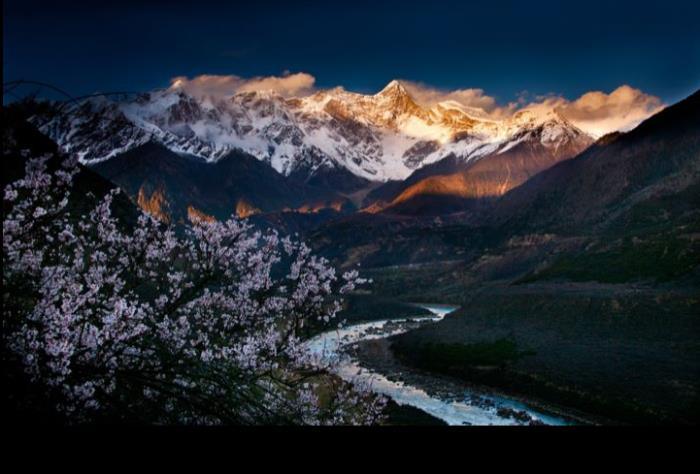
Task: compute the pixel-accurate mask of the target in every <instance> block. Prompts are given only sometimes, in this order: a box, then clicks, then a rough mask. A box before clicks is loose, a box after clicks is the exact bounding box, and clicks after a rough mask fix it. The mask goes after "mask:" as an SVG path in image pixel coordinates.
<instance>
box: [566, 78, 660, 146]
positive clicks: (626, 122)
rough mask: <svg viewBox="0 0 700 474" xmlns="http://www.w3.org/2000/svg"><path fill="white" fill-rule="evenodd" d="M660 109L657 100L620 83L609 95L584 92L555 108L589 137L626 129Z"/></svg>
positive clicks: (598, 92) (597, 92)
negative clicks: (571, 100)
mask: <svg viewBox="0 0 700 474" xmlns="http://www.w3.org/2000/svg"><path fill="white" fill-rule="evenodd" d="M663 108H664V105H663V103H662V102H661V99H659V98H658V97H655V96H653V95H649V94H646V93H644V92H642V91H641V90H639V89H635V88H633V87H630V86H628V85H622V86H620V87H618V88H617V89H615V90H614V91H612V92H611V93H609V94H606V93H605V92H600V91H594V92H587V93H586V94H583V95H582V96H581V97H579V98H578V99H576V100H574V101H573V102H565V103H564V104H562V105H561V106H559V108H558V109H557V110H558V111H559V112H560V113H561V114H562V115H563V116H564V117H566V118H567V119H568V120H569V121H570V122H572V123H573V124H574V125H576V126H577V127H579V128H580V129H582V130H583V131H585V132H587V133H590V134H591V135H593V136H602V135H605V134H606V133H610V132H613V131H617V130H620V131H626V130H630V129H632V128H634V127H636V126H637V125H639V123H640V122H642V121H643V120H645V119H647V118H648V117H650V116H651V115H654V114H655V113H657V112H659V111H660V110H661V109H663Z"/></svg>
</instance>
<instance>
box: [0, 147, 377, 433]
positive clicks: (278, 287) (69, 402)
mask: <svg viewBox="0 0 700 474" xmlns="http://www.w3.org/2000/svg"><path fill="white" fill-rule="evenodd" d="M79 172H80V168H79V165H78V164H77V162H76V161H75V160H74V159H71V158H65V157H63V156H58V155H56V156H51V155H45V156H41V157H27V160H26V168H25V175H24V177H23V178H22V179H19V180H17V181H15V182H12V183H10V184H9V185H7V186H6V187H5V190H4V202H3V339H4V341H3V342H4V344H5V348H6V352H7V353H9V354H12V355H13V357H15V358H16V360H17V361H18V363H19V364H21V366H22V367H23V369H24V371H25V372H26V375H27V377H28V378H29V379H30V380H31V383H32V384H34V385H35V386H36V387H38V389H39V390H43V391H45V393H47V394H48V396H49V397H50V399H51V400H52V401H54V402H55V408H56V409H57V410H58V411H60V412H61V413H62V414H64V415H65V416H66V417H67V419H68V420H70V421H75V422H82V421H95V420H96V421H100V420H110V421H111V420H115V419H116V420H125V421H141V422H154V423H198V424H199V423H213V424H221V423H231V424H257V423H275V424H281V423H303V424H366V423H374V422H376V421H378V420H379V419H380V417H381V412H382V407H383V403H384V401H383V400H382V399H381V398H378V397H376V396H374V395H372V394H371V393H370V392H369V391H368V390H367V388H366V387H358V386H351V385H348V384H345V383H343V382H340V381H339V380H337V379H335V378H333V377H331V376H328V375H327V372H326V371H325V370H323V369H324V368H323V367H321V368H320V369H319V366H318V361H314V360H311V359H312V356H311V355H310V353H309V352H308V351H307V350H306V349H305V346H304V343H303V342H304V341H303V335H304V331H305V330H306V328H308V327H309V325H311V324H317V323H318V322H323V323H331V322H332V321H333V320H334V318H335V316H336V313H337V312H338V311H339V309H340V301H339V297H340V295H342V294H343V293H346V292H348V291H350V290H352V289H353V288H354V287H355V285H357V284H361V283H363V282H364V281H363V280H362V279H360V278H359V277H358V274H357V272H355V271H351V272H347V273H345V274H342V275H337V274H336V272H335V270H334V269H333V268H332V267H330V266H329V264H328V262H327V261H326V260H325V259H323V258H319V257H317V256H314V255H313V254H312V253H311V252H310V249H309V248H308V247H307V246H306V245H304V244H303V243H300V242H295V241H292V240H291V239H289V238H281V237H279V236H278V235H277V234H276V233H275V232H273V231H268V232H261V231H255V230H254V229H253V228H252V227H251V226H250V225H249V224H247V223H245V222H244V221H241V220H238V219H231V220H229V221H226V222H205V221H199V222H192V223H191V225H189V226H187V227H186V228H185V230H184V231H181V230H179V229H176V228H174V227H170V226H166V225H164V224H163V223H161V222H158V221H157V220H155V219H154V218H152V217H150V216H148V215H146V214H140V215H139V216H138V219H137V220H136V222H124V221H122V220H119V219H117V218H116V217H114V216H113V213H112V205H113V200H114V197H115V196H116V195H117V194H118V193H119V192H120V191H119V190H113V191H112V192H110V193H108V194H107V195H106V196H105V197H104V198H102V199H97V198H94V197H93V199H94V206H93V207H92V210H91V211H89V212H81V209H80V207H77V206H74V205H73V204H72V203H73V202H74V201H75V199H76V196H72V195H71V191H72V190H73V187H72V183H73V181H74V178H75V176H76V174H77V173H79ZM87 198H88V197H86V196H80V199H87Z"/></svg>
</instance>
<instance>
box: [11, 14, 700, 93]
mask: <svg viewBox="0 0 700 474" xmlns="http://www.w3.org/2000/svg"><path fill="white" fill-rule="evenodd" d="M99 3H100V4H99V5H98V2H97V1H95V2H90V3H87V2H85V3H84V4H83V2H79V1H70V2H58V1H54V2H37V1H32V0H4V1H3V5H4V15H3V24H4V33H3V37H4V38H3V39H4V41H3V66H4V67H3V70H4V72H3V76H4V80H6V81H7V80H12V79H18V78H25V79H36V80H42V81H50V82H51V83H54V84H56V85H58V86H60V87H63V88H64V89H66V90H68V91H69V92H71V93H72V94H74V95H79V94H83V93H90V92H95V91H109V90H146V89H151V88H155V87H161V86H167V85H168V84H169V80H170V78H171V77H173V76H180V75H187V76H194V75H197V74H204V73H208V74H237V75H240V76H244V77H247V76H258V75H280V74H281V73H282V72H283V71H285V70H289V71H292V72H300V71H303V72H308V73H310V74H312V75H314V76H315V77H316V79H317V86H320V87H326V86H335V85H343V86H345V87H346V88H347V89H350V90H356V91H361V92H372V91H376V90H378V89H380V88H381V87H382V86H383V85H384V84H385V83H387V82H388V81H389V80H390V79H392V78H402V79H409V80H414V81H421V82H425V83H427V84H430V85H433V86H436V87H440V88H446V89H452V88H468V87H479V88H483V89H485V91H486V93H487V94H489V95H494V96H496V97H497V98H498V99H499V100H500V101H501V102H506V101H510V100H513V99H515V98H516V95H517V94H518V93H520V92H522V91H528V92H529V93H530V94H533V95H538V94H547V93H558V94H563V95H564V96H566V97H569V98H574V97H577V96H578V95H580V94H581V93H584V92H586V91H589V90H604V91H611V90H612V89H614V88H615V87H617V86H619V85H621V84H624V83H626V84H630V85H631V86H633V87H637V88H640V89H642V90H644V91H645V92H648V93H651V94H655V95H658V96H660V97H661V98H662V99H663V100H664V101H666V102H673V101H675V100H678V99H680V98H681V97H683V96H686V95H688V94H689V93H690V92H692V91H693V90H695V89H698V88H699V87H700V32H699V31H700V28H699V27H698V18H700V6H698V5H700V2H698V1H674V0H666V1H660V2H654V3H651V2H640V1H635V2H631V1H613V0H606V1H598V0H590V1H578V2H574V1H571V2H569V1H561V0H560V1H536V0H532V1H517V2H516V1H497V0H489V1H482V2H466V1H459V2H458V1H455V2H443V1H438V0H429V1H424V2H409V1H404V2H394V1H386V2H382V1H379V0H374V1H352V2H331V1H327V2H293V1H288V2H264V1H248V2H243V3H240V4H238V3H237V2H231V1H229V2H211V1H206V0H198V1H192V2H186V3H185V2H183V3H176V2H171V1H153V2H138V3H136V2H134V3H130V2H126V1H120V2H111V1H106V2H99Z"/></svg>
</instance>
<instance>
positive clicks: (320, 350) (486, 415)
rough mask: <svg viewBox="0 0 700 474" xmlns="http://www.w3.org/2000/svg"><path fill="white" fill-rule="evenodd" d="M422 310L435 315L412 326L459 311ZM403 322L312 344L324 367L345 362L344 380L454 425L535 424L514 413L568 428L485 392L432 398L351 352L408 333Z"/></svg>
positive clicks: (342, 332) (347, 331) (346, 331)
mask: <svg viewBox="0 0 700 474" xmlns="http://www.w3.org/2000/svg"><path fill="white" fill-rule="evenodd" d="M421 306H422V307H424V308H426V309H428V310H429V311H430V312H431V313H433V315H432V316H426V317H423V318H410V320H411V321H416V320H418V319H420V320H425V322H426V323H427V324H429V323H430V321H439V320H440V319H442V318H443V317H445V315H447V314H449V313H450V312H452V311H454V310H455V309H456V307H453V306H446V305H421ZM401 321H402V320H400V319H399V320H397V319H385V320H379V321H372V322H369V323H363V324H356V325H352V326H348V327H345V328H342V329H335V330H332V331H327V332H325V333H322V334H320V335H318V336H316V337H314V338H313V339H311V340H310V341H309V342H308V348H309V350H311V351H312V353H313V354H314V355H315V356H316V357H317V360H318V361H319V364H323V362H324V361H328V360H331V359H339V363H338V364H337V365H336V367H335V368H334V372H335V373H336V374H337V375H338V376H339V377H341V378H342V379H343V380H346V381H348V382H352V383H361V384H370V386H371V388H372V390H373V391H374V392H376V393H379V394H382V395H385V396H387V397H389V398H391V399H393V400H394V401H395V402H396V403H398V404H399V405H410V406H413V407H415V408H418V409H420V410H423V411H424V412H427V413H429V414H431V415H433V416H434V417H436V418H439V419H441V420H443V421H445V422H446V423H447V424H449V425H521V424H528V423H529V421H523V420H522V419H517V418H514V417H513V416H512V413H513V412H519V413H521V414H523V413H524V414H527V416H528V417H529V418H530V420H533V421H535V422H538V423H543V424H546V425H565V424H568V422H567V421H566V420H565V419H563V418H561V417H558V416H554V415H550V414H546V413H543V412H541V411H539V410H536V409H534V408H532V407H530V406H528V405H527V404H526V403H522V402H520V401H518V400H514V399H510V398H508V397H505V396H503V395H500V394H496V393H488V392H484V391H483V390H479V391H477V390H476V389H470V388H466V387H465V388H463V389H461V390H460V392H459V393H458V394H457V396H454V394H453V395H452V396H450V397H449V398H443V397H441V396H439V395H431V394H429V393H427V392H426V391H425V390H423V389H421V388H419V387H415V386H412V385H410V384H406V383H404V382H402V381H393V380H390V379H389V378H387V377H386V376H384V375H383V374H381V373H377V372H374V371H371V370H368V369H367V368H364V367H362V366H361V365H360V364H359V363H358V362H357V361H356V360H355V359H354V358H353V357H351V356H350V355H349V354H348V353H347V349H348V348H349V347H350V346H352V345H355V344H357V343H359V342H361V341H366V340H370V339H378V338H386V337H389V336H393V335H396V334H401V333H403V332H406V331H407V329H406V328H405V327H402V326H401V324H396V323H397V322H401ZM405 321H406V322H408V321H409V320H408V319H407V320H405ZM499 412H500V413H499ZM509 414H510V415H509Z"/></svg>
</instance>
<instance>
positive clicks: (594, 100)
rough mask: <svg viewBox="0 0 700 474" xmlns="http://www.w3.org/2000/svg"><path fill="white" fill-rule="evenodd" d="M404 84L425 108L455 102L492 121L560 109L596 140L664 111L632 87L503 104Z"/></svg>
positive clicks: (473, 93)
mask: <svg viewBox="0 0 700 474" xmlns="http://www.w3.org/2000/svg"><path fill="white" fill-rule="evenodd" d="M401 83H402V84H403V85H404V87H405V88H406V90H407V91H408V92H409V94H411V96H412V97H413V98H414V100H415V101H416V102H418V103H419V104H421V105H423V106H427V107H431V106H433V105H435V104H437V103H439V102H443V101H455V102H458V103H459V104H461V105H462V106H464V107H465V108H466V109H468V111H469V112H471V113H475V114H477V115H481V116H484V117H489V118H492V119H503V118H507V117H509V116H511V115H512V114H514V113H515V112H517V111H518V110H523V109H530V110H533V111H535V112H539V111H542V112H544V111H547V110H552V109H556V110H557V111H558V112H559V113H560V114H561V115H562V116H563V117H565V118H566V119H567V120H569V121H570V122H571V123H573V124H574V125H576V126H577V127H579V128H580V129H581V130H583V131H584V132H586V133H589V134H590V135H592V136H594V137H600V136H602V135H605V134H606V133H610V132H614V131H618V130H620V131H627V130H630V129H632V128H634V127H636V126H637V125H638V124H639V123H640V122H642V121H643V120H645V119H647V118H649V117H650V116H651V115H654V114H655V113H657V112H659V111H660V110H661V109H663V108H664V104H663V103H662V101H661V99H659V98H658V97H655V96H653V95H649V94H646V93H644V92H642V91H641V90H639V89H635V88H633V87H630V86H628V85H622V86H620V87H618V88H617V89H615V90H614V91H612V92H611V93H609V94H606V93H605V92H600V91H593V92H588V93H586V94H583V95H582V96H581V97H579V98H578V99H576V100H574V101H570V100H568V99H566V98H564V97H561V96H557V95H548V96H540V97H535V98H534V99H531V100H528V94H527V93H525V92H523V93H521V94H519V97H518V100H517V101H514V102H509V103H507V104H499V103H498V101H497V100H496V99H495V98H494V97H493V96H489V95H487V94H486V93H485V92H484V90H483V89H457V90H443V89H438V88H434V87H431V86H428V85H426V84H423V83H420V82H412V81H401Z"/></svg>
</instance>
